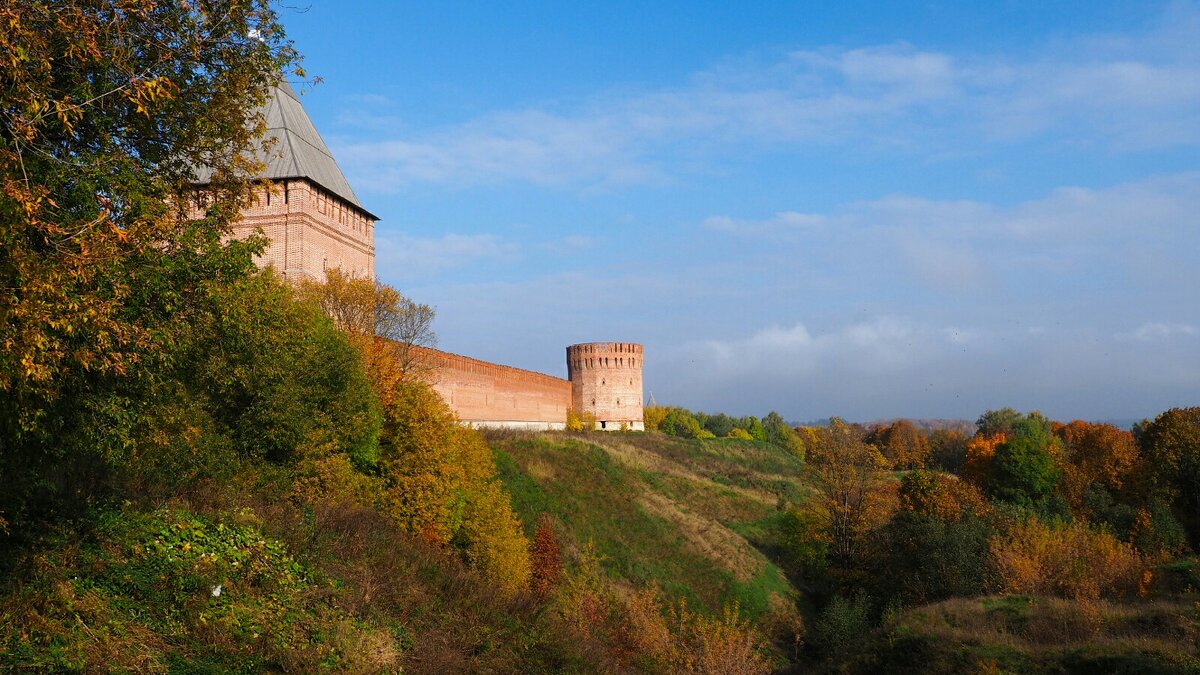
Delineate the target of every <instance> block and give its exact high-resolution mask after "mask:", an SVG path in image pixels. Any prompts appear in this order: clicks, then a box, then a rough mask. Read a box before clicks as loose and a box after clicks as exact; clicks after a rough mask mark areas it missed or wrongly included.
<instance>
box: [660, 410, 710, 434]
mask: <svg viewBox="0 0 1200 675" xmlns="http://www.w3.org/2000/svg"><path fill="white" fill-rule="evenodd" d="M658 428H659V430H661V431H662V432H663V433H665V434H668V435H671V436H677V437H679V438H699V437H700V432H701V431H704V429H703V428H702V427H701V426H700V421H699V420H697V419H696V418H695V417H694V416H693V415H692V413H690V412H688V410H687V409H686V408H671V409H670V410H669V411H668V412H667V415H666V417H664V418H663V421H662V423H660V424H659V427H658Z"/></svg>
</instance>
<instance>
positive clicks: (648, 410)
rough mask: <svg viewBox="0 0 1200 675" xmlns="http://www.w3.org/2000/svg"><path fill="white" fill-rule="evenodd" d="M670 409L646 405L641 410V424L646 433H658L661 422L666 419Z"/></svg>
mask: <svg viewBox="0 0 1200 675" xmlns="http://www.w3.org/2000/svg"><path fill="white" fill-rule="evenodd" d="M669 412H670V408H667V407H666V406H661V405H648V406H646V407H644V408H642V421H643V422H642V423H643V425H644V426H645V427H646V431H660V430H661V427H662V423H663V420H665V419H666V418H667V413H669Z"/></svg>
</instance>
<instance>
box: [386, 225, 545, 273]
mask: <svg viewBox="0 0 1200 675" xmlns="http://www.w3.org/2000/svg"><path fill="white" fill-rule="evenodd" d="M520 254H521V248H520V246H518V245H517V244H515V243H513V242H510V241H505V240H504V239H501V238H500V237H497V236H496V235H492V234H475V235H464V234H446V235H443V236H441V237H438V238H436V239H429V238H422V237H413V236H409V235H405V234H397V235H384V234H376V237H375V266H376V267H377V268H378V269H386V270H388V273H389V275H390V276H393V277H396V278H399V279H415V278H422V277H427V276H429V275H432V274H435V273H438V272H444V271H447V270H452V269H458V268H462V267H468V266H470V265H473V264H478V263H479V262H481V261H484V260H515V259H517V258H518V257H519V256H520Z"/></svg>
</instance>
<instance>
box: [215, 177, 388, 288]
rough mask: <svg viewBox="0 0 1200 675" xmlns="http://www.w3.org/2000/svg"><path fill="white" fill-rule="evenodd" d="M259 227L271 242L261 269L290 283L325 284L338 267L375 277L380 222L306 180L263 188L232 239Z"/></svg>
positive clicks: (261, 259) (243, 215) (354, 273)
mask: <svg viewBox="0 0 1200 675" xmlns="http://www.w3.org/2000/svg"><path fill="white" fill-rule="evenodd" d="M256 227H261V228H262V230H263V234H265V235H266V236H267V237H268V238H269V239H270V240H271V243H270V245H268V247H267V250H266V251H265V252H264V253H263V256H262V257H261V258H260V259H259V264H260V265H262V266H263V267H266V266H268V265H270V266H274V267H275V269H276V270H277V271H279V272H281V273H282V274H283V275H284V276H285V277H288V278H293V279H295V278H300V277H302V276H306V277H310V278H314V279H324V278H325V270H327V269H332V268H335V267H340V268H341V269H342V270H343V271H345V272H347V273H348V274H351V275H353V276H358V277H366V278H374V276H375V222H374V221H373V220H371V218H370V217H368V216H367V215H366V214H365V213H363V212H362V211H360V210H359V209H357V208H355V207H353V206H351V205H350V204H349V203H347V202H346V201H344V200H343V199H341V198H340V197H337V196H336V195H334V194H333V193H331V192H329V191H327V190H325V189H323V188H321V187H320V186H318V185H315V184H313V183H311V182H309V181H307V180H305V179H302V178H294V179H288V180H280V181H276V182H275V183H274V184H272V185H271V186H270V188H268V186H267V185H266V184H264V185H262V186H260V187H259V188H258V189H257V191H256V193H255V199H254V203H253V204H252V205H251V206H250V207H249V208H247V209H245V210H243V211H242V220H241V222H240V223H238V224H237V225H236V226H235V227H234V235H233V236H235V237H245V236H249V235H250V234H252V233H253V232H254V229H255V228H256Z"/></svg>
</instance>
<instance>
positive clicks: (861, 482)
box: [813, 420, 895, 569]
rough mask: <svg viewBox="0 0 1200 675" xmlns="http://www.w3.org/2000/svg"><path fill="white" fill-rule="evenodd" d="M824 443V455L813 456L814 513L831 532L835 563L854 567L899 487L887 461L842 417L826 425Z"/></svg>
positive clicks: (857, 564)
mask: <svg viewBox="0 0 1200 675" xmlns="http://www.w3.org/2000/svg"><path fill="white" fill-rule="evenodd" d="M819 447H820V452H819V454H818V455H817V458H818V460H819V461H814V462H813V463H814V465H815V467H816V472H817V486H818V490H819V497H818V499H817V500H816V502H815V503H814V507H815V509H816V510H815V515H816V517H817V519H818V521H819V522H820V523H821V526H822V529H823V530H824V532H825V536H826V537H827V541H828V547H829V548H828V551H829V555H830V561H831V563H832V564H833V565H834V566H835V567H839V568H843V569H851V568H855V567H858V566H859V564H860V563H861V555H862V553H863V551H864V543H865V541H866V536H867V534H868V533H869V532H871V531H872V530H874V529H875V528H877V527H879V526H880V525H882V524H883V523H884V522H886V521H887V519H888V517H889V516H890V515H891V512H892V511H893V510H894V508H895V495H894V492H892V491H891V490H889V486H888V485H887V483H886V481H885V480H884V477H883V475H882V474H881V470H882V469H884V468H885V467H886V466H887V462H886V460H884V459H883V457H882V456H881V455H880V454H879V452H878V451H876V450H875V448H874V447H872V446H870V445H867V444H865V443H863V441H862V439H861V438H860V437H859V434H858V432H857V431H856V430H854V429H852V428H851V427H849V426H847V425H845V424H844V423H841V421H840V420H834V422H833V423H832V424H830V425H829V427H827V428H826V432H825V434H824V438H823V439H822V442H821V444H820V446H819Z"/></svg>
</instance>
